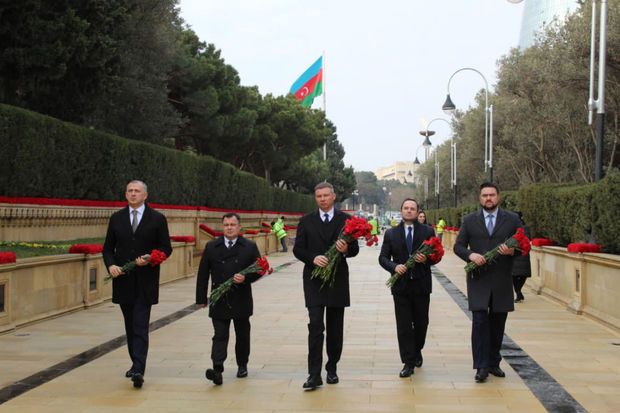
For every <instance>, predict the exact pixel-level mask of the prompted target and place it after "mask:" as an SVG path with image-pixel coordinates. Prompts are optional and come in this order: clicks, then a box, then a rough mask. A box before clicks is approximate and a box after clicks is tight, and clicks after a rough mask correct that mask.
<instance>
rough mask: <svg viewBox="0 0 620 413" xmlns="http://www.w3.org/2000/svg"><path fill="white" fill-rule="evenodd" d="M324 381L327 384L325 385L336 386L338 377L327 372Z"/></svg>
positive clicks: (333, 373)
mask: <svg viewBox="0 0 620 413" xmlns="http://www.w3.org/2000/svg"><path fill="white" fill-rule="evenodd" d="M325 381H326V382H327V384H336V383H338V382H339V381H340V380H339V379H338V375H337V374H336V373H335V372H332V373H330V372H329V371H328V372H327V377H326V379H325Z"/></svg>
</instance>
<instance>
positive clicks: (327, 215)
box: [323, 214, 329, 224]
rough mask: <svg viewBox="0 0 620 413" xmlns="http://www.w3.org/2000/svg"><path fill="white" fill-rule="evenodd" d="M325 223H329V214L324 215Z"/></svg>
mask: <svg viewBox="0 0 620 413" xmlns="http://www.w3.org/2000/svg"><path fill="white" fill-rule="evenodd" d="M323 222H325V223H326V224H327V223H328V222H329V214H323Z"/></svg>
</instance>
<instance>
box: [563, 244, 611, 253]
mask: <svg viewBox="0 0 620 413" xmlns="http://www.w3.org/2000/svg"><path fill="white" fill-rule="evenodd" d="M602 249H603V248H602V247H601V246H600V245H599V244H588V243H585V242H575V243H572V244H568V246H567V247H566V250H567V251H568V252H601V250H602Z"/></svg>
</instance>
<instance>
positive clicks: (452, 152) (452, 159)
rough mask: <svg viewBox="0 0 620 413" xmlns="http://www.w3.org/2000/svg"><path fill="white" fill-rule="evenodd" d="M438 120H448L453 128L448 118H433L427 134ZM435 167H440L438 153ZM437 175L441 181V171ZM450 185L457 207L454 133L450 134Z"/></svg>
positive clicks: (427, 128)
mask: <svg viewBox="0 0 620 413" xmlns="http://www.w3.org/2000/svg"><path fill="white" fill-rule="evenodd" d="M438 120H440V121H443V122H446V123H447V124H448V126H449V127H450V129H452V124H451V123H450V122H448V121H447V120H446V119H444V118H435V119H432V120H431V121H430V122H429V123H428V124H427V125H426V131H425V133H426V134H429V133H431V132H432V131H429V128H430V126H431V124H432V123H433V122H435V121H438ZM420 133H422V132H420ZM432 133H434V132H432ZM423 135H424V134H423ZM427 149H428V148H427ZM435 167H436V168H437V169H438V168H439V164H438V163H437V153H435ZM436 176H437V178H436V179H437V181H439V171H437V172H436ZM450 187H451V188H452V189H453V190H454V206H455V207H456V204H457V202H456V197H457V193H456V143H454V133H452V134H451V135H450ZM437 196H439V194H437ZM437 208H439V205H438V206H437Z"/></svg>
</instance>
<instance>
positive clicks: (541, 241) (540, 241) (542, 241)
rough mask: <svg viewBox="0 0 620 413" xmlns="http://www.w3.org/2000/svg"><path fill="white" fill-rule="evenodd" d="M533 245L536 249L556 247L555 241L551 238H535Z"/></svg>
mask: <svg viewBox="0 0 620 413" xmlns="http://www.w3.org/2000/svg"><path fill="white" fill-rule="evenodd" d="M532 245H534V246H536V247H545V246H548V245H555V241H554V240H552V239H549V238H534V239H533V240H532Z"/></svg>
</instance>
